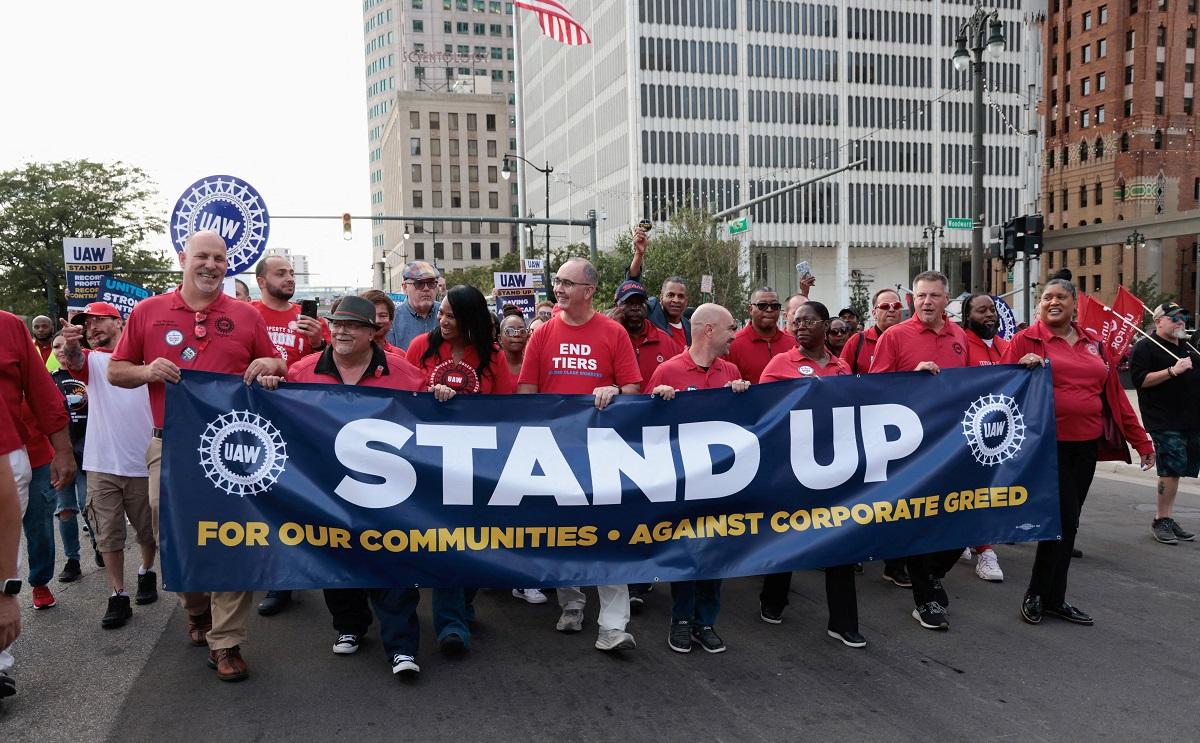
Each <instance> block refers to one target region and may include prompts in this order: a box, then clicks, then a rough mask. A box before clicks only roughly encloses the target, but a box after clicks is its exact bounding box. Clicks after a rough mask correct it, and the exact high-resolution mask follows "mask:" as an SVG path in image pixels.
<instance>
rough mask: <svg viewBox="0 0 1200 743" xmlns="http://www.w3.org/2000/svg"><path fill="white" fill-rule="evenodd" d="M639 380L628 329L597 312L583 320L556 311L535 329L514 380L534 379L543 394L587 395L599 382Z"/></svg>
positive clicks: (526, 381) (600, 384) (628, 382)
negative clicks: (570, 322)
mask: <svg viewBox="0 0 1200 743" xmlns="http://www.w3.org/2000/svg"><path fill="white" fill-rule="evenodd" d="M641 381H642V372H641V370H640V369H639V368H638V362H637V356H635V355H634V353H633V344H632V343H631V342H630V341H629V333H627V332H626V331H625V328H623V327H622V326H621V325H620V324H618V323H617V322H615V321H613V320H611V319H610V318H608V317H605V316H604V315H602V314H600V313H599V312H597V313H596V314H594V315H592V319H590V320H588V321H587V322H585V323H584V324H583V325H568V324H567V323H566V321H564V320H563V318H562V316H561V315H557V316H555V317H554V318H553V319H552V320H550V322H548V323H546V324H545V325H543V326H542V327H540V328H538V329H537V330H536V331H534V334H533V337H532V338H530V339H529V345H528V346H527V347H526V348H525V361H524V362H523V363H522V365H521V378H520V380H519V382H518V383H519V384H536V385H537V387H538V392H543V393H549V394H557V395H590V394H592V391H593V390H595V389H596V388H597V387H604V386H607V385H617V386H623V385H627V384H639V383H640V382H641Z"/></svg>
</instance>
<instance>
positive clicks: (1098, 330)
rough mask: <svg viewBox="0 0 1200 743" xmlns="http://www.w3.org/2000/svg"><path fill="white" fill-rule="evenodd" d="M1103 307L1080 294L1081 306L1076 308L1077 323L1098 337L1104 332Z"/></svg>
mask: <svg viewBox="0 0 1200 743" xmlns="http://www.w3.org/2000/svg"><path fill="white" fill-rule="evenodd" d="M1103 309H1104V308H1103V305H1101V304H1100V303H1099V302H1097V301H1096V300H1094V299H1092V298H1091V297H1089V296H1088V295H1086V294H1084V293H1083V292H1079V305H1078V306H1077V307H1076V313H1077V317H1076V320H1075V321H1076V322H1077V323H1079V326H1080V327H1083V328H1087V329H1088V330H1090V331H1092V332H1094V333H1095V334H1096V335H1102V334H1103V331H1104V318H1103V314H1104V313H1103Z"/></svg>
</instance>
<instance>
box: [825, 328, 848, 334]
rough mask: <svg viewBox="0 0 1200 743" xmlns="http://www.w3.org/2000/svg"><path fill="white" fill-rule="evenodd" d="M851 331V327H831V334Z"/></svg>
mask: <svg viewBox="0 0 1200 743" xmlns="http://www.w3.org/2000/svg"><path fill="white" fill-rule="evenodd" d="M849 332H850V328H830V329H829V334H830V335H846V334H847V333H849Z"/></svg>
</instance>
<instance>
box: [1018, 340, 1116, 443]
mask: <svg viewBox="0 0 1200 743" xmlns="http://www.w3.org/2000/svg"><path fill="white" fill-rule="evenodd" d="M1075 332H1076V333H1078V335H1079V340H1078V341H1076V342H1075V345H1074V346H1070V345H1067V341H1066V340H1065V339H1063V338H1059V337H1058V336H1057V335H1055V334H1054V333H1053V332H1051V330H1050V328H1048V327H1046V325H1045V324H1043V323H1042V322H1041V321H1040V320H1039V321H1038V322H1035V323H1034V324H1033V325H1031V326H1030V327H1028V328H1026V329H1025V330H1022V331H1021V332H1020V333H1017V335H1016V336H1014V337H1013V339H1012V343H1010V344H1009V346H1008V350H1007V351H1006V352H1005V354H1004V363H1006V364H1015V363H1017V362H1018V361H1019V360H1020V358H1021V357H1022V356H1024V355H1025V354H1027V353H1035V354H1037V355H1038V356H1041V357H1042V358H1048V359H1050V378H1051V380H1052V381H1053V384H1054V423H1055V426H1056V428H1057V437H1058V440H1059V441H1092V440H1094V439H1098V438H1100V434H1101V433H1102V432H1103V422H1102V419H1101V415H1102V410H1103V404H1102V403H1101V401H1100V397H1101V395H1103V394H1104V384H1105V382H1106V381H1108V374H1109V370H1108V365H1107V364H1105V363H1104V359H1103V358H1102V357H1101V355H1100V354H1101V349H1100V341H1099V340H1098V339H1097V338H1096V336H1095V335H1094V334H1093V333H1092V332H1091V331H1089V330H1085V329H1084V328H1082V327H1080V326H1079V325H1075ZM1126 438H1129V437H1128V436H1127V437H1126Z"/></svg>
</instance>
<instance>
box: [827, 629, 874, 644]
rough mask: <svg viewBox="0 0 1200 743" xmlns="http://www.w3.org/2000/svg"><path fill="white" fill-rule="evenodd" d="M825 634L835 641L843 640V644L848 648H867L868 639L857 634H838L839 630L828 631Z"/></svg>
mask: <svg viewBox="0 0 1200 743" xmlns="http://www.w3.org/2000/svg"><path fill="white" fill-rule="evenodd" d="M825 634H827V635H829V636H830V637H832V638H833V639H835V640H841V641H842V644H843V645H845V646H846V647H848V648H865V647H866V646H867V638H865V637H863V636H862V635H860V634H858V633H857V632H838V631H837V630H833V629H831V630H826V631H825Z"/></svg>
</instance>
